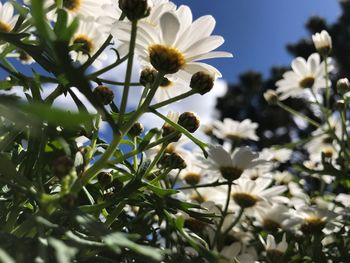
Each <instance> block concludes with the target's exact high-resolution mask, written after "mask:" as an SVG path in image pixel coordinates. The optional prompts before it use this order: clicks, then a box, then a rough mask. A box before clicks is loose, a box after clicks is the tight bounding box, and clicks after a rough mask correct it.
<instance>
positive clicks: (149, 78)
mask: <svg viewBox="0 0 350 263" xmlns="http://www.w3.org/2000/svg"><path fill="white" fill-rule="evenodd" d="M157 74H158V71H157V70H155V69H152V68H149V67H147V68H145V69H143V70H142V71H141V74H140V83H141V85H143V86H144V87H146V86H147V85H152V83H153V82H154V80H155V79H156V76H157Z"/></svg>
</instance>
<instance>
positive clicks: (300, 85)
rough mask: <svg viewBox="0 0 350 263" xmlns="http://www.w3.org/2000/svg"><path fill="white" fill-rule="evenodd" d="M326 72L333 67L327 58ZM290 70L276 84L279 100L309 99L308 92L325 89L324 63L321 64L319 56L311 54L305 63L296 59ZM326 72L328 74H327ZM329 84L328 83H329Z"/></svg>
mask: <svg viewBox="0 0 350 263" xmlns="http://www.w3.org/2000/svg"><path fill="white" fill-rule="evenodd" d="M327 62H328V64H329V67H328V71H329V72H331V71H332V70H333V67H332V65H331V59H330V58H328V61H327ZM291 66H292V70H291V71H288V72H286V73H284V74H283V79H282V80H279V81H277V82H276V85H277V87H278V88H277V90H276V92H277V93H278V94H279V98H280V99H281V100H285V99H287V98H289V97H292V98H302V97H305V96H306V97H310V98H311V95H310V94H309V92H310V90H309V89H312V90H313V91H315V92H317V91H319V90H320V89H323V88H325V87H326V80H325V66H324V61H322V62H321V59H320V55H319V54H317V53H314V54H312V55H311V56H310V57H309V58H308V59H307V61H306V60H305V59H304V58H302V57H297V58H296V59H294V60H293V61H292V64H291ZM329 72H328V73H329ZM329 84H331V83H330V81H329Z"/></svg>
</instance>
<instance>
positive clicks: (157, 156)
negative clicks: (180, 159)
mask: <svg viewBox="0 0 350 263" xmlns="http://www.w3.org/2000/svg"><path fill="white" fill-rule="evenodd" d="M167 147H168V144H167V143H164V144H163V145H162V148H160V150H159V152H158V153H157V154H156V156H155V157H154V158H153V161H152V163H151V164H150V165H149V166H148V168H147V170H146V172H145V175H144V177H145V178H147V175H148V174H149V173H150V172H151V171H152V169H153V168H154V166H156V165H157V163H158V162H159V160H160V158H162V156H163V153H164V152H165V150H166V148H167ZM159 177H160V176H159ZM157 178H158V177H157ZM157 178H155V179H153V180H152V181H151V183H155V182H157V181H158V180H156V179H157Z"/></svg>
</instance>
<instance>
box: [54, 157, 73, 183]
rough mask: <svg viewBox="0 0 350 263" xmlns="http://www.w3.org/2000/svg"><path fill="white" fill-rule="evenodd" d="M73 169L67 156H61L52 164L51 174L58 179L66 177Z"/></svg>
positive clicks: (71, 162)
mask: <svg viewBox="0 0 350 263" xmlns="http://www.w3.org/2000/svg"><path fill="white" fill-rule="evenodd" d="M73 167H74V163H73V161H72V160H71V159H70V158H69V157H68V156H61V157H58V158H56V159H55V160H54V161H53V162H52V171H53V174H54V175H55V176H57V177H59V178H61V177H63V176H66V175H68V174H69V173H70V171H71V170H72V168H73Z"/></svg>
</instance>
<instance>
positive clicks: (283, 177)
mask: <svg viewBox="0 0 350 263" xmlns="http://www.w3.org/2000/svg"><path fill="white" fill-rule="evenodd" d="M272 177H273V179H274V180H275V182H276V183H277V184H284V185H287V184H288V183H289V182H291V181H293V178H294V176H293V175H292V174H291V173H290V172H288V171H282V172H280V171H275V172H273V173H272Z"/></svg>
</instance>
